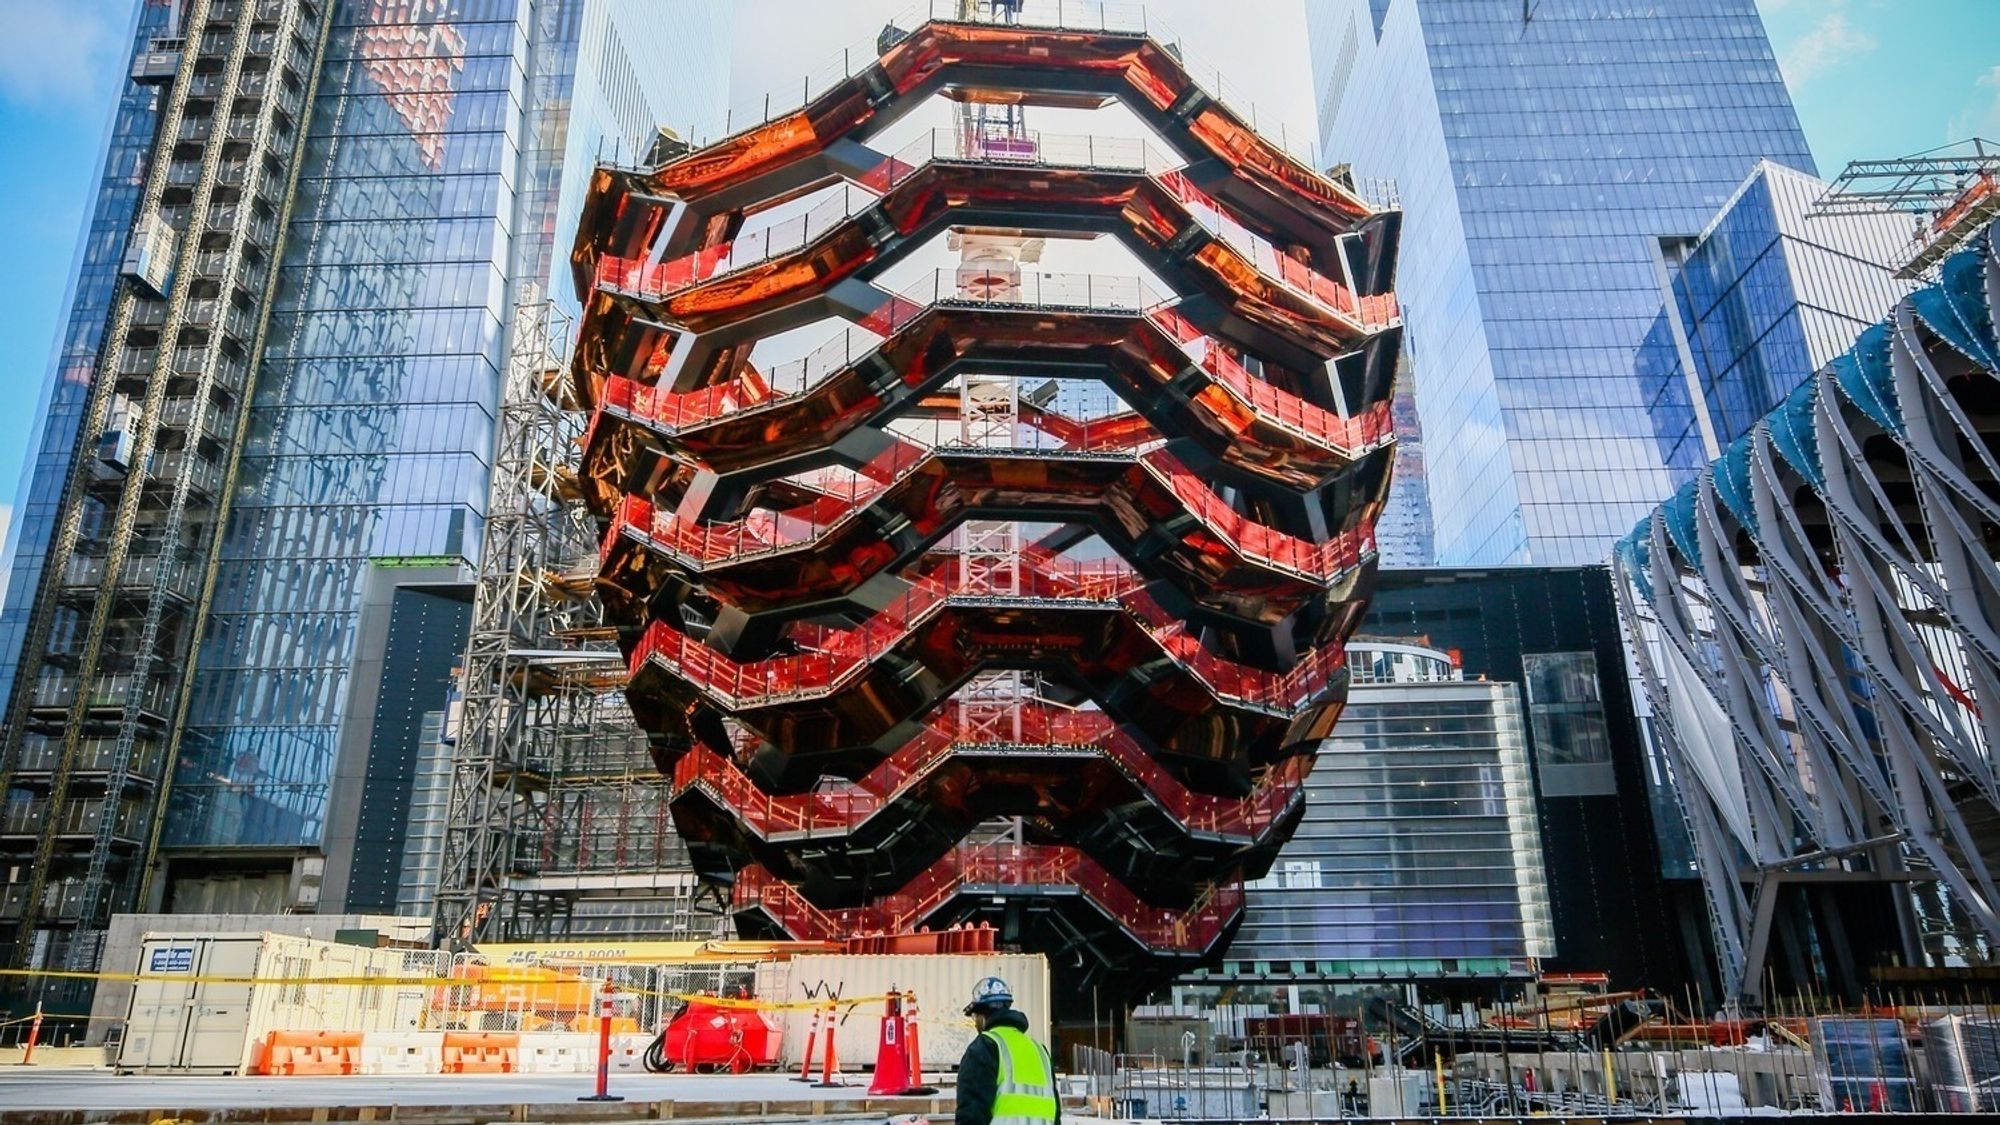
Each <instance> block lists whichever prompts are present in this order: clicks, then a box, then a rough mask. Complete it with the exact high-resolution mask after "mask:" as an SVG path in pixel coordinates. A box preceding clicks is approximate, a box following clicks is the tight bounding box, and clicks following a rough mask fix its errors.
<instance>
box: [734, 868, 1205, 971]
mask: <svg viewBox="0 0 2000 1125" xmlns="http://www.w3.org/2000/svg"><path fill="white" fill-rule="evenodd" d="M969 887H1004V888H1007V889H1008V890H1009V892H1010V893H1033V892H1035V891H1038V890H1039V891H1043V892H1054V893H1058V894H1061V893H1076V894H1080V895H1082V896H1083V897H1084V898H1086V899H1089V900H1090V901H1091V903H1092V904H1093V905H1095V906H1096V907H1097V909H1099V910H1100V911H1102V912H1103V913H1104V914H1105V916H1106V917H1108V918H1110V919H1111V920H1113V921H1114V922H1116V923H1117V924H1118V926H1119V928H1121V929H1123V930H1124V931H1125V932H1126V933H1127V934H1128V935H1130V936H1131V937H1133V938H1134V939H1135V940H1137V941H1138V942H1139V943H1140V944H1142V945H1145V946H1147V947H1148V948H1151V949H1157V950H1166V951H1173V952H1182V953H1199V952H1201V951H1203V950H1206V949H1208V948H1209V947H1210V946H1212V945H1213V944H1214V943H1215V941H1216V940H1217V939H1218V938H1220V937H1221V936H1222V933H1223V931H1224V930H1225V929H1226V928H1227V927H1228V925H1229V923H1230V921H1231V920H1232V919H1234V918H1235V916H1236V914H1237V913H1238V912H1239V911H1240V910H1241V909H1242V906H1243V887H1242V884H1241V883H1225V884H1220V885H1215V884H1211V885H1208V886H1206V887H1203V888H1202V889H1201V891H1200V892H1199V894H1198V896H1197V899H1196V902H1195V903H1194V905H1192V906H1190V907H1186V908H1175V907H1160V906H1153V905H1151V904H1149V903H1146V902H1144V901H1142V900H1141V899H1140V898H1139V897H1138V896H1137V895H1135V894H1133V893H1132V891H1131V889H1130V888H1128V887H1126V886H1125V885H1124V884H1123V883H1121V882H1119V881H1118V880H1117V878H1115V877H1114V876H1112V874H1111V873H1110V872H1108V871H1106V870H1105V869H1104V868H1103V867H1102V866H1100V865H1099V864H1098V863H1097V861H1096V860H1093V859H1091V858H1090V857H1089V856H1088V855H1086V854H1084V853H1083V852H1081V851H1078V850H1076V849H1074V848H1064V847H1042V846H1037V845H1032V844H987V845H979V846H965V845H961V846H960V847H959V848H957V849H956V850H954V851H951V852H947V853H946V854H945V857H944V858H943V859H941V860H939V861H938V862H937V863H935V864H933V865H932V866H931V867H930V868H929V869H928V870H926V871H925V872H924V873H923V874H922V875H919V876H917V877H916V878H915V879H913V880H911V881H910V883H909V884H908V885H907V886H905V887H904V888H903V889H902V890H901V891H899V892H897V893H896V894H893V895H888V896H886V897H883V898H880V899H877V900H876V901H874V902H872V903H870V904H868V905H867V906H861V907H854V908H850V909H846V910H823V909H821V908H819V907H817V906H815V905H813V904H812V903H811V902H810V901H808V900H807V899H806V898H805V897H804V896H803V895H801V894H799V892H798V891H797V890H796V889H795V888H794V887H792V886H791V885H790V884H788V883H786V882H784V881H782V880H779V879H777V878H775V877H773V876H772V875H771V874H770V872H768V871H766V870H764V869H763V868H762V867H758V866H751V867H747V868H745V869H744V870H743V871H741V872H740V873H738V875H737V878H736V887H735V904H736V906H737V908H738V909H739V910H740V909H748V908H751V907H761V908H762V909H763V910H765V911H766V912H767V913H769V914H770V915H771V916H772V917H773V918H774V919H776V920H777V921H778V923H779V924H780V925H782V926H783V927H784V928H785V929H786V930H787V931H788V932H789V933H791V934H792V936H794V937H795V938H801V939H806V940H821V941H824V940H835V939H844V938H848V937H853V936H857V935H868V934H877V933H889V934H893V933H908V932H911V931H913V930H915V929H917V928H918V927H919V926H920V925H921V924H922V923H923V922H924V920H925V919H927V918H929V917H930V916H931V915H932V914H934V913H936V912H937V910H938V908H939V907H942V906H943V905H945V904H946V903H948V902H950V901H951V899H952V898H954V897H956V896H957V895H958V893H959V892H960V891H961V890H963V889H966V888H969Z"/></svg>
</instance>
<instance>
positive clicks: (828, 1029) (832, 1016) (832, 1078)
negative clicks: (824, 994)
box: [813, 1004, 852, 1089]
mask: <svg viewBox="0 0 2000 1125" xmlns="http://www.w3.org/2000/svg"><path fill="white" fill-rule="evenodd" d="M850 1010H852V1009H850ZM839 1027H840V1020H839V1013H838V1009H837V1008H836V1007H835V1005H833V1004H828V1005H827V1006H826V1026H825V1027H822V1028H821V1029H820V1036H821V1040H822V1042H823V1043H824V1044H825V1064H824V1065H823V1066H822V1067H821V1068H820V1073H819V1081H818V1082H815V1083H813V1085H814V1086H815V1087H817V1088H819V1089H831V1088H833V1087H836V1086H845V1085H847V1083H846V1082H845V1081H843V1080H842V1079H841V1075H840V1055H839V1053H838V1051H836V1050H835V1047H834V1040H835V1039H836V1038H838V1036H836V1035H835V1032H836V1031H838V1030H839Z"/></svg>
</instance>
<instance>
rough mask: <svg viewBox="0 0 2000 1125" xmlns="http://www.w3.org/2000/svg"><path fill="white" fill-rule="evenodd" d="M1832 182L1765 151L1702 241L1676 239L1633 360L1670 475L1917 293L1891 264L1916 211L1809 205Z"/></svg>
mask: <svg viewBox="0 0 2000 1125" xmlns="http://www.w3.org/2000/svg"><path fill="white" fill-rule="evenodd" d="M1825 190H1826V184H1825V183H1823V182H1822V181H1820V180H1817V179H1815V178H1813V177H1811V176H1808V175H1805V174H1804V173H1802V172H1796V171H1793V170H1792V169H1790V168H1786V167H1784V166H1783V165H1779V164H1773V163H1771V162H1769V161H1762V162H1759V163H1758V165H1757V168H1756V170H1755V171H1753V172H1752V173H1751V174H1750V177H1749V178H1748V179H1746V180H1744V181H1743V186H1742V187H1741V188H1739V189H1738V190H1737V192H1736V194H1735V195H1733V196H1731V197H1730V200H1729V203H1728V205H1727V206H1725V207H1724V208H1723V209H1722V211H1721V212H1720V213H1718V214H1717V215H1716V216H1715V218H1714V219H1713V220H1712V221H1711V222H1710V223H1709V224H1708V227H1707V228H1706V229H1705V230H1703V231H1702V233H1701V236H1700V237H1699V238H1696V239H1693V240H1690V241H1688V242H1687V243H1686V244H1685V245H1684V246H1681V247H1670V248H1669V260H1668V263H1667V274H1666V276H1667V278H1668V285H1667V290H1666V292H1665V293H1664V294H1663V295H1662V301H1661V309H1660V314H1659V316H1658V317H1657V318H1656V319H1655V320H1654V322H1653V327H1652V329H1651V330H1650V331H1648V332H1647V333H1646V339H1645V343H1644V344H1643V345H1642V346H1641V347H1640V349H1639V355H1638V359H1637V364H1636V371H1637V374H1638V377H1639V388H1640V391H1641V393H1642V394H1644V395H1645V397H1646V403H1647V410H1648V412H1649V413H1650V414H1651V415H1652V418H1653V426H1654V430H1655V432H1656V434H1657V435H1658V438H1659V441H1660V456H1661V460H1662V462H1663V463H1664V464H1665V465H1666V467H1667V471H1668V473H1669V474H1670V475H1671V477H1672V480H1673V483H1674V485H1675V486H1679V485H1681V484H1683V483H1685V482H1687V481H1690V480H1693V479H1694V477H1695V475H1696V474H1697V473H1699V472H1700V471H1701V469H1702V467H1703V466H1705V465H1707V464H1708V462H1710V461H1711V460H1714V459H1715V458H1717V457H1720V456H1721V455H1722V446H1725V445H1728V444H1729V443H1731V442H1733V441H1736V440H1737V439H1739V438H1741V437H1742V436H1743V435H1744V434H1746V433H1749V432H1750V428H1751V427H1752V426H1755V425H1756V424H1757V421H1758V420H1759V419H1761V418H1762V417H1763V416H1764V415H1765V414H1766V413H1768V412H1769V411H1770V410H1771V408H1772V407H1774V406H1776V405H1778V403H1779V402H1781V401H1783V400H1784V398H1785V396H1786V395H1788V394H1791V393H1792V391H1793V389H1794V388H1796V387H1797V386H1798V385H1799V384H1801V383H1803V382H1805V381H1806V379H1807V378H1809V377H1810V376H1811V375H1812V373H1813V372H1815V371H1818V370H1819V369H1820V368H1822V367H1824V366H1826V364H1827V363H1829V362H1831V361H1832V359H1833V357H1834V356H1836V355H1839V354H1840V353H1841V352H1844V351H1846V350H1847V348H1848V346H1849V345H1850V344H1852V343H1853V342H1854V338H1855V337H1856V336H1859V335H1860V334H1861V331H1862V329H1864V328H1867V327H1868V326H1869V325H1871V324H1874V323H1875V322H1876V321H1878V320H1880V319H1881V318H1882V314H1883V313H1885V312H1887V311H1888V310H1889V309H1890V307H1891V306H1893V305H1894V304H1895V303H1896V302H1897V301H1898V300H1900V299H1901V298H1902V297H1903V295H1904V294H1905V293H1908V292H1909V290H1910V285H1909V283H1907V282H1903V281H1898V280H1896V277H1895V268H1894V267H1895V264H1896V262H1897V261H1898V260H1899V257H1900V255H1902V254H1903V253H1904V252H1905V251H1906V249H1907V248H1908V247H1909V245H1910V234H1911V223H1912V219H1911V218H1910V217H1909V216H1908V215H1899V214H1881V215H1867V214H1843V215H1810V214H1809V212H1810V210H1811V208H1812V205H1813V201H1814V200H1816V199H1818V198H1819V197H1820V195H1821V194H1822V193H1823V192H1825Z"/></svg>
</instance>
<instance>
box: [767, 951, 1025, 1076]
mask: <svg viewBox="0 0 2000 1125" xmlns="http://www.w3.org/2000/svg"><path fill="white" fill-rule="evenodd" d="M982 977H999V978H1000V979H1001V980H1004V981H1006V982H1007V983H1008V985H1009V986H1011V987H1012V988H1013V990H1014V1006H1015V1007H1016V1008H1019V1009H1020V1010H1021V1012H1022V1013H1023V1014H1024V1015H1026V1016H1027V1017H1028V1034H1029V1035H1030V1036H1032V1037H1033V1038H1034V1040H1035V1041H1036V1042H1038V1043H1041V1044H1042V1045H1044V1046H1053V1044H1051V1043H1050V1042H1049V963H1048V960H1047V958H1044V957H1043V956H1042V955H1041V954H1039V953H937V954H844V953H827V954H808V955H806V956H802V957H794V958H792V959H791V960H790V961H772V962H766V963H764V964H761V965H759V966H757V995H758V997H759V998H760V999H764V1000H772V1001H786V1002H798V1001H803V1000H812V999H818V1000H824V999H827V998H828V997H829V996H830V995H838V996H841V997H848V998H853V997H862V996H881V995H884V994H886V993H887V992H888V991H889V990H890V989H891V988H895V989H897V990H898V991H911V992H915V993H916V994H917V1006H918V1032H919V1034H918V1045H919V1047H920V1049H921V1050H922V1051H923V1056H924V1058H923V1064H924V1069H925V1070H949V1069H950V1068H952V1067H955V1066H957V1065H958V1059H959V1056H960V1055H962V1054H964V1053H965V1045H966V1044H967V1043H969V1042H971V1041H972V1036H973V1028H972V1021H971V1020H970V1019H968V1018H966V1017H965V1016H964V1015H962V1014H961V1013H962V1012H963V1011H964V1008H965V1004H966V1001H967V1000H970V999H971V998H972V986H973V985H974V984H977V983H978V982H979V980H980V979H981V978H982ZM840 1011H841V1014H842V1017H843V1019H842V1021H841V1024H840V1029H839V1031H838V1032H837V1034H836V1035H835V1037H834V1051H835V1054H836V1057H838V1058H839V1060H840V1066H841V1069H842V1070H845V1071H849V1072H853V1071H857V1070H861V1069H864V1068H867V1067H872V1066H874V1065H875V1051H876V1046H877V1043H878V1041H879V1039H880V1036H881V1027H882V1004H881V1003H880V1002H879V1001H871V1002H869V1003H865V1004H860V1005H857V1006H856V1007H854V1008H852V1009H849V1008H848V1007H847V1006H846V1005H844V1004H843V1005H841V1008H840ZM774 1014H775V1015H776V1016H778V1017H779V1018H780V1019H781V1021H782V1024H783V1027H784V1036H783V1039H782V1040H781V1042H782V1044H783V1046H782V1048H781V1050H780V1057H781V1058H782V1059H783V1060H784V1061H785V1063H786V1065H788V1066H790V1067H794V1068H796V1067H798V1066H799V1065H800V1063H801V1061H802V1057H801V1056H802V1055H803V1053H804V1051H805V1045H806V1036H807V1035H808V1034H810V1033H811V1028H812V1022H813V1020H812V1012H810V1011H808V1010H805V1009H788V1010H785V1011H781V1012H777V1013H774ZM824 1049H825V1048H824V1045H822V1046H820V1047H818V1048H815V1050H814V1051H813V1065H814V1069H815V1070H817V1069H818V1066H819V1059H820V1058H821V1057H822V1056H821V1054H820V1052H821V1051H823V1050H824ZM1060 1065H1061V1061H1060V1060H1058V1066H1060Z"/></svg>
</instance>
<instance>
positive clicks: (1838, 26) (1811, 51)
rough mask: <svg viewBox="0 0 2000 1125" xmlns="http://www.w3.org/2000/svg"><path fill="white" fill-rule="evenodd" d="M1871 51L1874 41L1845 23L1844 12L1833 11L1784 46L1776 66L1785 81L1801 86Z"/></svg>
mask: <svg viewBox="0 0 2000 1125" xmlns="http://www.w3.org/2000/svg"><path fill="white" fill-rule="evenodd" d="M1874 49H1875V40H1874V38H1873V37H1872V36H1870V35H1869V34H1868V33H1867V32H1865V31H1862V30H1860V29H1858V28H1856V27H1855V26H1854V25H1852V24H1850V23H1848V22H1847V13H1846V12H1842V11H1839V10H1835V11H1831V12H1828V13H1827V14H1826V15H1825V16H1824V17H1823V18H1822V19H1821V20H1820V21H1819V22H1818V23H1816V24H1814V25H1813V28H1812V30H1811V31H1808V32H1806V33H1805V34H1804V35H1801V36H1799V37H1798V38H1797V39H1794V40H1793V41H1792V42H1790V43H1788V44H1786V45H1785V47H1784V49H1783V50H1782V51H1780V52H1778V65H1779V66H1781V67H1783V68H1784V71H1785V81H1786V82H1789V83H1790V84H1792V85H1793V86H1803V85H1805V84H1806V83H1807V82H1810V81H1812V80H1813V78H1815V77H1816V76H1818V75H1819V74H1820V73H1821V72H1823V71H1825V70H1827V69H1829V68H1831V67H1835V66H1838V65H1839V64H1841V63H1844V62H1846V61H1847V60H1849V59H1851V58H1853V57H1855V56H1856V55H1862V54H1866V53H1867V52H1869V51H1872V50H1874Z"/></svg>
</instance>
